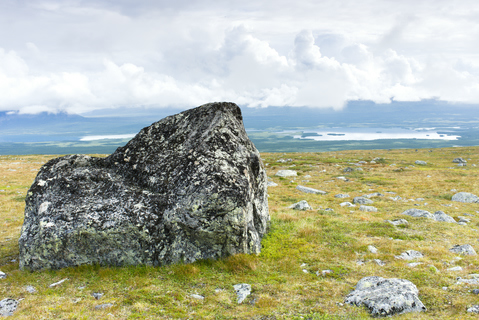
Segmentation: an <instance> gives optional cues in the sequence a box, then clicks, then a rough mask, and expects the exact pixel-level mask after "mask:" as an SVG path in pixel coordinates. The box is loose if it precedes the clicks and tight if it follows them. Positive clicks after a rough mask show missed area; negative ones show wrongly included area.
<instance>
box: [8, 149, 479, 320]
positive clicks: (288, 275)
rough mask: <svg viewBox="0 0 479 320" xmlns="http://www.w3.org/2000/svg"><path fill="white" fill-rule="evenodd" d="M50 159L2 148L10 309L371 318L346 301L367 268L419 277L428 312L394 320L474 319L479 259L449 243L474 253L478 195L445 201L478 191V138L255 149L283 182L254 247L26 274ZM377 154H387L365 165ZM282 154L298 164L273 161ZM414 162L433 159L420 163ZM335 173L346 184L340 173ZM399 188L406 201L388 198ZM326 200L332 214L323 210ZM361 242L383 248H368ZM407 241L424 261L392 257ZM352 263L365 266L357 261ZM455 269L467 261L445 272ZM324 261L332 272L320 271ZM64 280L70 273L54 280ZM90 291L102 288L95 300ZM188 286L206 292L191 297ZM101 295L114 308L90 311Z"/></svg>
mask: <svg viewBox="0 0 479 320" xmlns="http://www.w3.org/2000/svg"><path fill="white" fill-rule="evenodd" d="M53 157H54V156H43V155H41V156H38V155H37V156H35V155H32V156H0V190H1V191H0V270H1V271H3V272H5V273H7V275H8V277H7V279H4V280H0V299H3V298H7V297H10V298H14V299H17V300H20V299H22V300H21V301H20V305H19V308H18V310H17V311H16V313H15V318H18V319H110V318H111V319H180V318H181V319H188V318H189V319H301V317H302V318H304V319H306V318H308V317H309V318H311V319H368V318H370V316H369V314H368V313H367V311H366V310H364V309H363V308H360V307H355V306H349V305H344V304H343V302H344V298H345V296H346V295H347V294H348V293H349V292H350V291H351V290H352V289H353V288H354V285H355V284H356V283H357V281H358V280H360V279H361V278H362V277H365V276H372V275H378V276H383V277H397V278H403V279H408V280H410V281H412V282H413V283H414V284H416V285H417V287H418V289H419V298H420V299H421V300H422V301H423V303H424V304H425V305H426V307H427V308H428V311H427V312H425V313H419V314H405V315H399V316H395V319H411V318H416V319H475V318H477V315H476V316H475V315H472V314H468V313H466V309H467V308H468V307H469V306H471V305H473V304H479V299H478V296H477V295H474V294H472V293H471V292H470V291H471V290H472V289H474V288H475V287H474V286H467V285H457V284H456V278H457V277H467V276H468V275H469V274H472V273H479V258H478V256H462V257H460V258H461V259H457V257H458V255H457V254H453V253H451V252H449V248H451V247H452V246H454V245H455V244H471V245H472V246H473V247H474V248H475V249H476V251H479V245H478V241H477V239H478V238H479V231H478V230H479V213H478V211H479V204H464V203H457V202H452V201H451V200H450V197H451V196H452V195H453V194H454V193H456V192H460V191H465V192H471V193H475V194H477V195H479V179H478V175H479V167H474V166H472V164H477V165H479V147H467V148H447V149H446V148H445V149H431V150H428V149H421V150H417V151H416V150H366V151H340V152H325V153H288V154H274V153H269V154H262V157H263V162H264V163H265V164H267V165H266V168H267V172H268V176H269V177H271V179H272V180H273V181H274V182H276V183H278V186H277V187H271V188H269V190H268V193H269V207H270V214H271V218H272V221H271V228H270V232H269V234H268V235H267V236H266V237H265V238H264V239H263V242H262V244H263V248H262V253H261V255H259V256H248V255H238V256H233V257H229V258H226V259H223V260H220V261H199V262H196V263H194V264H191V265H173V266H165V267H150V266H136V267H124V268H107V267H99V266H81V267H77V268H66V269H62V270H44V271H39V272H33V273H30V272H22V271H20V270H19V269H18V244H17V243H18V238H19V235H20V230H21V226H22V223H23V210H24V197H25V195H26V192H27V190H28V188H29V187H30V185H31V183H32V181H33V179H34V178H35V175H36V173H37V172H38V170H39V168H40V167H41V165H42V164H44V163H45V162H46V161H48V160H49V159H51V158H53ZM376 157H380V158H382V159H383V160H380V161H377V163H376V164H374V163H373V164H371V163H370V161H371V160H372V159H373V158H376ZM456 157H463V158H464V159H470V160H468V165H467V167H461V168H459V167H457V166H456V165H455V164H453V163H452V160H453V159H454V158H456ZM288 158H291V159H292V160H293V161H292V162H286V163H281V162H277V161H278V160H279V159H288ZM361 160H363V161H367V162H368V163H367V164H364V165H362V166H361V168H362V169H363V171H355V172H353V173H344V172H343V169H344V168H346V167H352V168H358V167H357V166H355V163H357V162H358V161H361ZM415 160H424V161H426V162H427V163H428V164H427V165H426V166H418V165H415V164H414V161H415ZM282 169H291V170H296V171H297V172H298V174H299V176H298V177H295V178H287V179H282V178H278V177H275V176H274V174H275V173H276V172H277V171H278V170H282ZM308 176H309V177H308ZM339 176H344V177H346V178H348V179H349V180H350V181H349V182H344V181H341V180H339V179H337V177H339ZM297 185H304V186H308V187H312V188H316V189H321V190H324V191H327V192H328V194H326V195H313V194H306V193H302V192H300V191H298V190H296V186H297ZM453 189H455V190H456V191H453ZM373 192H380V193H382V194H384V195H385V196H384V197H375V198H372V200H374V204H371V205H372V206H375V207H376V208H378V212H362V211H359V210H358V207H351V208H350V207H340V206H339V203H341V202H343V201H350V202H352V199H353V197H355V196H360V195H365V194H370V193H373ZM386 192H395V193H396V194H389V193H386ZM338 193H347V194H349V195H350V198H345V199H338V198H335V197H334V195H335V194H338ZM395 196H400V197H401V198H402V199H403V200H399V201H393V200H391V199H390V198H389V197H395ZM417 198H423V199H424V200H423V201H417V200H415V199H417ZM409 199H414V200H409ZM300 200H306V201H308V203H309V204H310V205H311V206H312V207H313V210H310V211H295V210H292V209H288V206H290V205H291V204H293V203H295V202H298V201H300ZM404 200H409V201H404ZM425 203H427V205H425ZM415 204H418V206H415ZM326 208H331V209H333V210H334V211H325V210H324V209H326ZM410 208H418V209H424V210H427V211H429V212H431V213H433V212H435V211H437V210H441V211H444V212H445V213H446V214H448V215H450V216H452V217H454V218H455V219H456V220H458V216H465V214H470V215H472V216H468V218H470V219H471V222H469V223H468V224H467V225H466V226H461V225H457V224H449V223H441V222H435V221H431V220H427V219H421V218H411V217H408V216H404V215H401V213H402V212H403V211H404V210H406V209H410ZM397 218H404V219H406V220H408V221H409V225H408V226H406V227H394V226H392V225H390V224H388V223H387V222H385V221H384V220H386V219H389V220H392V219H397ZM368 245H373V246H375V247H376V248H378V250H379V252H378V253H377V254H373V253H370V252H369V251H368V250H367V247H368ZM410 249H413V250H418V251H420V252H422V253H423V254H424V258H421V259H419V260H418V262H422V264H421V265H419V266H417V267H414V268H411V267H407V266H406V263H407V262H406V261H402V260H398V259H396V258H395V256H396V255H399V254H401V253H402V252H404V251H406V250H410ZM373 259H381V260H382V261H384V262H385V263H386V265H385V266H379V265H377V264H376V263H374V262H373V261H372V260H373ZM357 261H364V262H365V263H364V264H363V265H358V264H357ZM452 266H461V267H462V268H463V270H462V271H459V272H451V271H448V270H447V269H448V268H450V267H452ZM303 269H304V270H306V271H307V273H306V272H304V271H303ZM322 270H332V271H333V272H332V273H328V274H324V275H323V274H322V273H321V271H322ZM436 270H437V271H436ZM317 271H319V276H317V275H316V272H317ZM65 278H68V279H69V280H67V281H65V282H64V283H63V284H62V285H60V286H58V287H55V288H49V285H50V284H52V283H54V282H57V281H59V280H61V279H65ZM238 283H249V284H251V285H252V294H251V296H250V297H249V298H248V299H247V300H246V302H245V303H243V304H241V305H238V304H237V302H236V295H235V292H234V290H233V285H234V284H238ZM27 285H32V286H34V287H35V288H36V289H37V292H36V293H33V294H31V293H28V292H27V291H26V290H25V287H26V286H27ZM443 287H447V290H444V289H443ZM93 292H101V293H103V294H104V295H103V297H102V298H101V299H100V300H96V299H95V298H94V297H93V296H92V295H91V294H92V293H93ZM192 294H199V295H202V296H204V297H205V299H204V300H198V299H195V298H193V297H191V295H192ZM106 303H112V304H113V306H112V307H110V308H106V309H95V306H97V305H100V304H106Z"/></svg>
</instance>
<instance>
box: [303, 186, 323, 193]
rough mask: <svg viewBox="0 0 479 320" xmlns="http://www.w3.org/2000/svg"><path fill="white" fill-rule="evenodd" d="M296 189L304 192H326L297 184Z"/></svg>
mask: <svg viewBox="0 0 479 320" xmlns="http://www.w3.org/2000/svg"><path fill="white" fill-rule="evenodd" d="M296 189H297V190H299V191H302V192H306V193H312V194H326V193H327V192H326V191H322V190H318V189H313V188H309V187H304V186H297V187H296Z"/></svg>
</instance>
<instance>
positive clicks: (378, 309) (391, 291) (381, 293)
mask: <svg viewBox="0 0 479 320" xmlns="http://www.w3.org/2000/svg"><path fill="white" fill-rule="evenodd" d="M345 303H349V304H351V305H356V306H361V305H364V306H365V307H366V308H368V309H369V312H371V314H372V315H373V316H379V317H385V316H391V315H394V314H402V313H406V312H421V311H426V307H425V306H424V304H423V303H422V302H421V300H419V297H418V290H417V287H416V286H415V285H414V284H413V283H412V282H410V281H408V280H404V279H396V278H391V279H385V278H382V277H377V276H373V277H366V278H362V279H361V280H359V282H358V283H357V285H356V289H355V290H354V291H352V292H351V293H350V294H348V296H347V297H346V300H345Z"/></svg>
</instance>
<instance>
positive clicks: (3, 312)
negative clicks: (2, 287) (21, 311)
mask: <svg viewBox="0 0 479 320" xmlns="http://www.w3.org/2000/svg"><path fill="white" fill-rule="evenodd" d="M17 307H18V301H17V300H14V299H10V298H6V299H3V300H2V301H0V316H3V317H8V316H12V315H13V313H14V312H15V311H16V310H17Z"/></svg>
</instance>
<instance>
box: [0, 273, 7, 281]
mask: <svg viewBox="0 0 479 320" xmlns="http://www.w3.org/2000/svg"><path fill="white" fill-rule="evenodd" d="M6 278H7V274H6V273H5V272H3V271H0V279H6Z"/></svg>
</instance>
